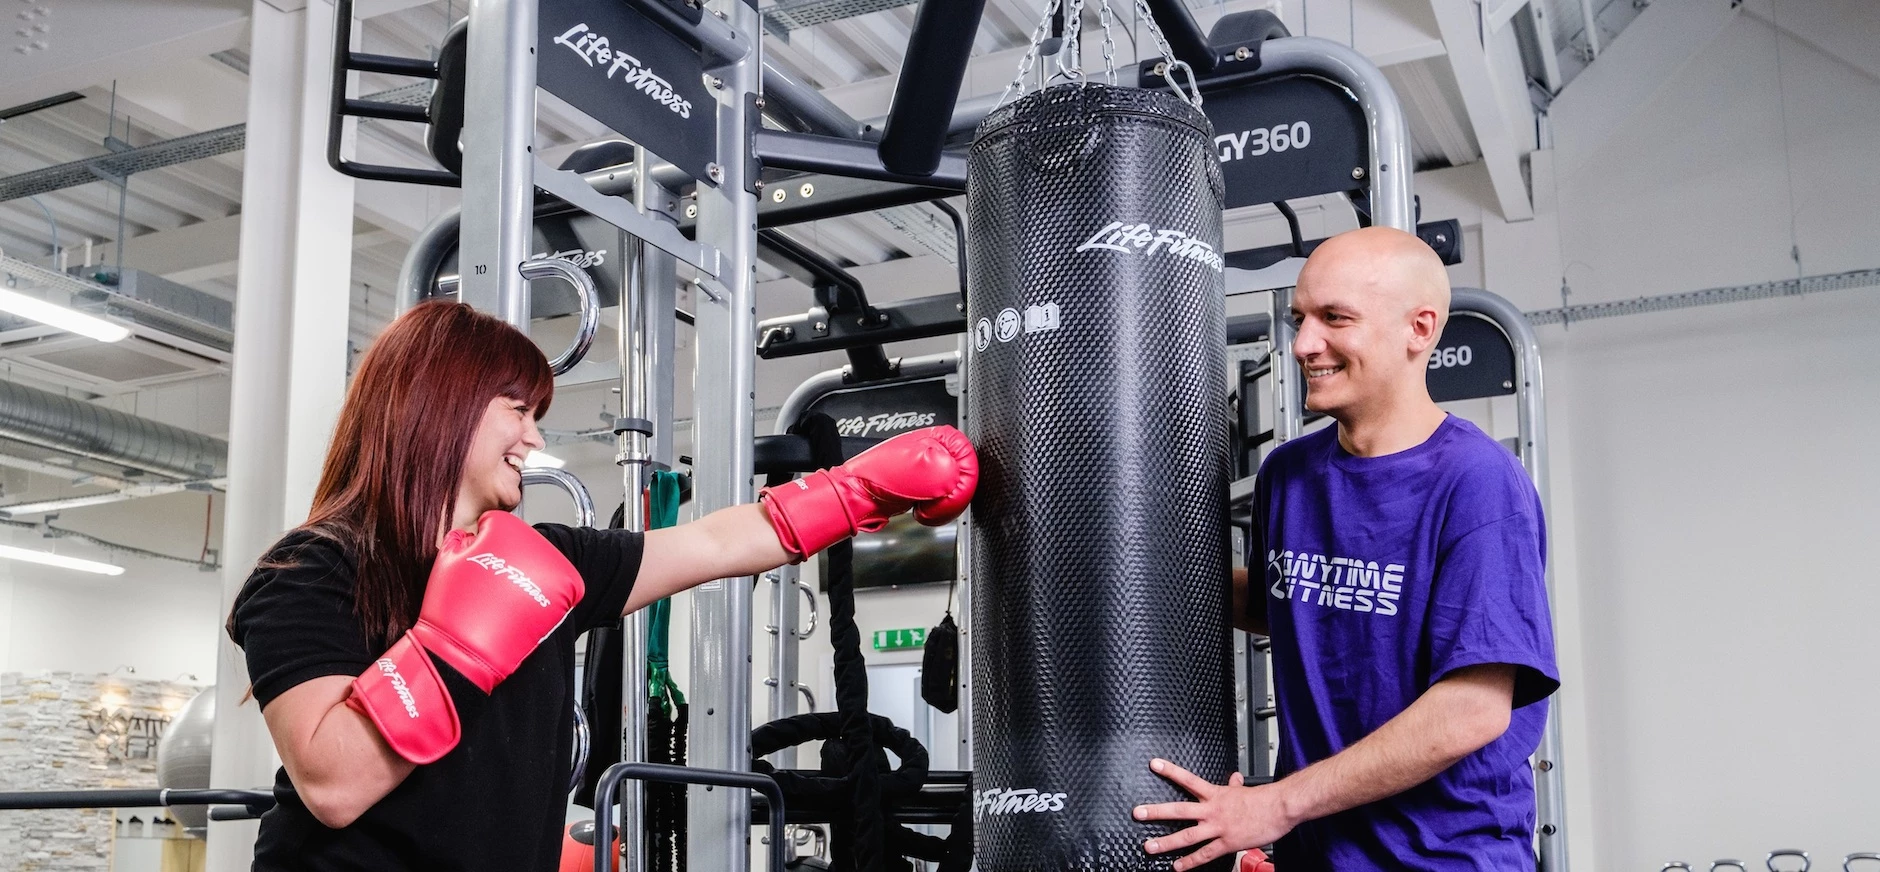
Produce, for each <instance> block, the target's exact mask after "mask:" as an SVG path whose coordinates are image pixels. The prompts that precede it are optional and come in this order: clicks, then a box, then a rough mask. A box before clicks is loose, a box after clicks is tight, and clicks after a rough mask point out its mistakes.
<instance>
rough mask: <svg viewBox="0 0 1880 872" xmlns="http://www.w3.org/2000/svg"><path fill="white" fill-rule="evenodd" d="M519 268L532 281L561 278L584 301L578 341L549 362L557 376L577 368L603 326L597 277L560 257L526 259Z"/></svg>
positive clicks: (580, 311)
mask: <svg viewBox="0 0 1880 872" xmlns="http://www.w3.org/2000/svg"><path fill="white" fill-rule="evenodd" d="M517 270H518V271H519V272H521V273H522V277H523V278H525V279H529V280H531V281H534V280H535V279H561V280H562V281H564V282H567V283H568V284H570V285H573V286H574V290H575V297H576V299H577V300H578V301H579V303H580V310H579V312H578V315H579V317H580V319H581V325H580V327H579V328H578V329H576V330H575V334H574V341H573V342H571V343H569V345H568V348H567V350H566V351H563V352H562V353H561V354H558V355H556V356H555V358H554V359H553V360H550V361H549V362H548V367H549V369H551V370H554V372H555V374H556V375H561V374H562V373H565V372H567V371H568V370H571V369H574V367H575V364H578V363H580V362H581V361H582V359H583V358H585V357H587V353H588V349H589V348H590V347H592V346H593V345H594V333H595V331H597V330H599V329H600V326H601V297H600V291H599V290H598V289H596V288H595V287H594V278H593V277H592V276H590V275H588V274H587V271H586V270H583V269H581V268H580V267H578V266H575V265H574V264H572V263H569V262H567V261H565V260H562V259H561V258H559V257H549V258H543V259H541V260H525V261H523V262H522V265H521V266H519V267H517Z"/></svg>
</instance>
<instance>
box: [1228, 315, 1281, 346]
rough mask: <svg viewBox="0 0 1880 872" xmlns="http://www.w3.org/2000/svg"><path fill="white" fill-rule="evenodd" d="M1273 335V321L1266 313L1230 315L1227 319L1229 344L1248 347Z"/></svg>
mask: <svg viewBox="0 0 1880 872" xmlns="http://www.w3.org/2000/svg"><path fill="white" fill-rule="evenodd" d="M1272 333H1273V319H1272V318H1271V317H1270V316H1268V315H1267V314H1266V313H1265V312H1253V313H1251V314H1247V315H1230V316H1228V319H1227V344H1228V345H1246V344H1247V343H1249V342H1261V341H1264V340H1266V339H1268V338H1269V337H1270V336H1271V335H1272Z"/></svg>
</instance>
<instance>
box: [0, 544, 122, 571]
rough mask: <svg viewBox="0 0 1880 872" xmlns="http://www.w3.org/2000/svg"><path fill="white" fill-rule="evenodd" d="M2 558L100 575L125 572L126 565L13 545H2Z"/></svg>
mask: <svg viewBox="0 0 1880 872" xmlns="http://www.w3.org/2000/svg"><path fill="white" fill-rule="evenodd" d="M0 558H3V559H7V560H23V561H25V562H27V563H38V564H41V565H43V566H57V567H59V568H60V569H76V570H78V571H80V572H95V573H97V574H99V575H123V574H124V567H122V566H114V565H112V564H109V563H99V562H98V561H96V560H80V559H78V558H76V557H66V556H65V555H62V554H54V553H52V552H50V551H35V550H33V549H31V548H15V547H13V546H11V545H0Z"/></svg>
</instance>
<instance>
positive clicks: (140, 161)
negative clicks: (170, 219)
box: [0, 124, 248, 202]
mask: <svg viewBox="0 0 1880 872" xmlns="http://www.w3.org/2000/svg"><path fill="white" fill-rule="evenodd" d="M247 141H248V140H247V125H245V124H236V125H232V126H229V127H224V128H222V129H220V130H206V131H203V132H202V133H196V134H191V135H189V136H182V137H178V138H176V139H169V140H165V141H163V142H157V143H152V144H150V145H146V146H142V147H140V148H133V149H130V150H128V151H120V152H114V153H111V154H101V155H98V156H97V157H90V158H82V159H80V160H75V161H71V162H69V163H63V164H59V165H57V166H50V167H46V168H45V169H42V170H32V171H29V172H24V173H18V174H15V175H11V176H7V177H6V178H0V202H5V201H7V200H17V199H19V198H21V197H30V196H33V195H34V194H47V193H51V192H53V191H59V190H64V189H65V188H75V187H78V186H79V185H87V184H90V183H92V182H96V181H98V180H99V179H100V178H108V177H113V176H116V177H123V176H130V175H134V174H136V173H143V172H149V171H151V170H155V169H161V168H163V167H168V166H175V165H176V164H180V163H188V162H190V161H193V160H202V159H203V158H206V157H214V156H215V155H218V154H228V153H229V152H232V151H240V150H241V149H242V148H243V146H244V145H245V144H246V143H247Z"/></svg>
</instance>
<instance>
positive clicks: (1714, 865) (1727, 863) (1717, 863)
mask: <svg viewBox="0 0 1880 872" xmlns="http://www.w3.org/2000/svg"><path fill="white" fill-rule="evenodd" d="M1726 867H1735V869H1736V870H1737V872H1749V867H1748V866H1745V865H1743V861H1742V860H1713V861H1711V863H1710V872H1717V870H1718V869H1723V868H1726Z"/></svg>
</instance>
